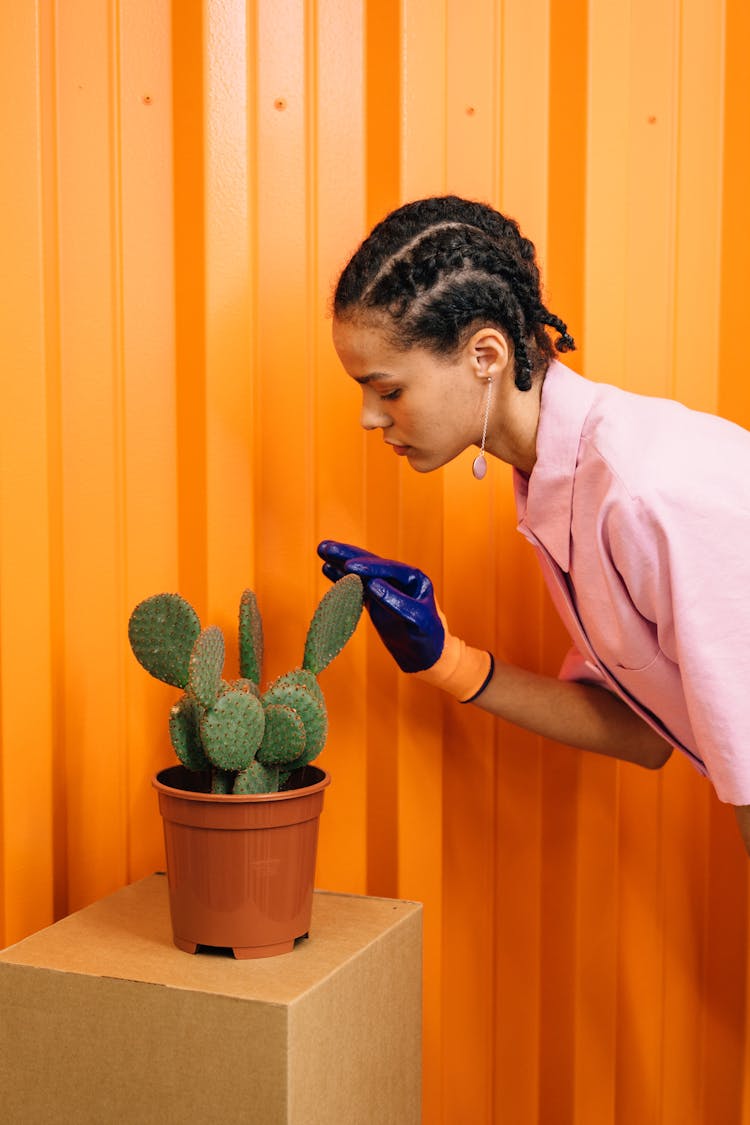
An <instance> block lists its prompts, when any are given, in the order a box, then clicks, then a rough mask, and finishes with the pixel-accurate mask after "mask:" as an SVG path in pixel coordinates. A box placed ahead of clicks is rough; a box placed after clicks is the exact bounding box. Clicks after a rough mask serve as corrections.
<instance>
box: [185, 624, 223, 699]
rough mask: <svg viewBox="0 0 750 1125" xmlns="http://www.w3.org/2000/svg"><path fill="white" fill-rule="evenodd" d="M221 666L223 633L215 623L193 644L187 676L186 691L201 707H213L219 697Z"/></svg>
mask: <svg viewBox="0 0 750 1125" xmlns="http://www.w3.org/2000/svg"><path fill="white" fill-rule="evenodd" d="M223 667H224V635H223V633H222V631H221V629H219V627H218V626H217V625H209V627H208V628H207V629H204V630H203V632H202V633H201V634H200V636H199V637H198V639H197V641H196V642H195V644H194V646H193V651H192V653H191V656H190V674H189V676H188V691H189V693H190V694H191V695H192V696H194V697H195V698H196V699H197V700H198V702H199V703H200V705H201V707H206V708H209V707H213V706H214V704H215V703H216V700H217V699H218V698H219V693H220V691H221V686H222V679H221V672H222V669H223Z"/></svg>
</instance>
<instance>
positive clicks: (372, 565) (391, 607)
mask: <svg viewBox="0 0 750 1125" xmlns="http://www.w3.org/2000/svg"><path fill="white" fill-rule="evenodd" d="M318 554H319V555H320V557H321V558H322V559H323V560H324V566H323V573H324V574H325V576H326V578H330V579H331V581H333V582H335V581H336V580H337V579H338V578H341V577H342V576H343V575H344V574H358V575H359V576H360V578H361V579H362V582H363V584H364V589H365V605H366V606H367V610H368V612H369V614H370V617H371V619H372V623H373V625H374V626H375V628H376V629H377V631H378V633H379V634H380V637H381V639H382V641H383V643H384V645H385V647H386V648H387V649H388V651H389V652H390V654H391V656H392V657H393V659H394V660H395V661H396V663H397V664H398V666H399V668H400V669H401V671H402V672H423V671H424V670H425V669H426V668H431V667H432V666H433V664H435V662H436V661H437V660H438V659H439V658H440V655H441V654H442V651H443V646H444V644H445V629H444V628H443V623H442V621H441V620H440V615H439V613H438V609H437V606H436V605H435V596H434V594H433V590H432V582H431V581H430V579H429V578H428V577H427V575H426V574H423V573H422V571H421V570H416V569H415V568H414V567H412V566H407V565H406V564H405V563H400V562H394V561H393V560H392V559H383V558H381V557H380V555H371V554H368V552H367V551H366V550H365V549H364V548H363V547H354V546H352V545H351V544H349V543H336V542H334V541H332V540H330V539H325V540H324V541H323V542H322V543H321V544H320V545H319V547H318Z"/></svg>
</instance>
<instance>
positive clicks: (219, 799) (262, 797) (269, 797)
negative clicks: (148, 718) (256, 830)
mask: <svg viewBox="0 0 750 1125" xmlns="http://www.w3.org/2000/svg"><path fill="white" fill-rule="evenodd" d="M184 768H185V767H184V766H182V767H181V766H179V765H176V766H165V767H164V768H163V769H160V770H158V771H157V772H156V773H155V774H154V775H153V777H152V778H151V784H152V786H153V788H154V789H156V790H157V792H159V793H164V794H165V795H167V796H169V797H175V798H177V799H178V800H183V801H202V802H204V803H209V804H229V805H239V804H248V803H249V804H261V803H263V802H264V801H291V800H294V799H295V798H299V797H308V796H310V795H311V794H313V793H319V792H320V791H321V790H323V789H326V788H327V787H328V786H329V785H330V784H331V775H330V774H329V773H328V772H327V771H326V770H324V769H321V767H320V766H314V765H309V766H306V767H305V768H306V769H310V770H315V772H316V773H318V774H320V775H321V776H320V777H319V778H318V780H317V781H315V782H313V783H312V785H303V786H300V788H298V789H285V790H282V791H281V792H277V793H198V792H195V791H193V790H191V789H180V788H178V787H176V786H174V785H168V784H167V783H166V782H165V781H162V780H161V778H162V776H163V775H164V774H168V773H169V772H170V771H171V770H177V769H184Z"/></svg>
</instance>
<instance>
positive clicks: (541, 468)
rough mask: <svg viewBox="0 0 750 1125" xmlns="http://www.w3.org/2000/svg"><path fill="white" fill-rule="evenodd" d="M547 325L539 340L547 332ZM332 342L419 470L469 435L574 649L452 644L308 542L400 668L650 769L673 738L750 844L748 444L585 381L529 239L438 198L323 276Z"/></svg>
mask: <svg viewBox="0 0 750 1125" xmlns="http://www.w3.org/2000/svg"><path fill="white" fill-rule="evenodd" d="M549 329H553V330H554V331H555V333H556V334H557V339H556V342H555V344H554V346H553V343H552V340H551V338H550V336H549V334H548V330H549ZM333 339H334V345H335V347H336V351H337V353H338V356H339V358H340V360H341V362H342V364H343V366H344V368H345V370H346V371H347V373H348V374H349V375H350V376H351V377H352V378H353V379H354V380H355V381H356V382H357V383H358V384H359V385H360V386H361V388H362V395H363V406H362V425H363V426H364V427H365V429H368V430H377V429H379V430H382V433H383V438H384V440H385V441H386V443H387V444H389V445H391V446H392V448H393V450H394V453H395V454H396V455H397V456H402V457H405V458H406V459H407V461H408V462H409V464H410V465H411V467H412V468H414V469H416V470H417V472H423V473H426V472H431V471H432V470H433V469H437V468H438V467H439V466H440V465H444V464H446V463H447V462H448V461H450V460H452V459H453V458H454V457H456V456H457V455H458V454H459V453H461V452H462V451H463V450H464V449H466V448H467V447H469V446H471V445H478V446H479V447H480V452H479V455H478V456H477V458H476V459H475V461H474V465H473V471H474V475H475V476H476V477H477V478H478V479H480V480H481V478H482V477H483V476H484V473H485V470H486V463H485V454H490V455H491V456H494V457H498V458H499V459H500V460H502V461H505V462H507V463H508V464H509V465H511V466H512V467H513V477H514V487H515V496H516V505H517V509H518V519H519V525H518V526H519V530H520V531H521V533H522V534H523V535H525V536H526V538H527V539H529V541H530V542H531V543H532V545H533V546H534V548H535V551H536V553H537V556H538V558H539V561H540V564H541V567H542V571H543V573H544V577H545V580H546V582H547V585H548V588H549V590H550V593H551V595H552V597H553V600H554V602H555V605H556V607H557V609H558V611H559V613H560V614H561V617H562V619H563V621H564V623H565V625H566V627H567V629H568V631H569V632H570V634H571V638H572V640H573V648H572V649H571V651H570V653H569V654H568V657H567V658H566V660H565V663H564V665H563V668H562V670H561V674H560V678H559V679H554V678H550V677H547V676H541V675H536V674H535V673H532V672H528V671H525V670H524V669H521V668H518V667H515V666H513V665H510V664H505V663H500V662H496V661H494V660H493V658H492V656H491V655H490V654H489V653H486V652H482V651H480V650H478V649H474V648H471V647H469V646H468V645H466V644H465V643H464V642H463V641H461V640H459V639H458V638H456V637H453V636H452V635H451V633H450V631H449V629H448V625H447V622H446V621H445V618H444V616H443V615H442V613H441V612H440V610H439V608H438V606H437V605H436V602H435V598H434V594H433V589H432V584H431V582H430V580H429V578H427V576H426V575H424V574H423V573H422V572H421V571H419V570H417V569H415V568H414V567H411V566H408V565H406V564H404V563H400V562H395V561H393V560H388V559H383V558H380V557H379V556H377V555H373V554H371V553H369V552H367V551H366V550H364V549H363V548H360V547H354V546H351V545H349V544H345V543H338V542H335V541H330V540H326V541H325V542H323V543H321V544H320V546H319V548H318V552H319V554H320V556H321V557H322V558H323V560H324V566H323V570H324V573H325V574H326V575H327V576H328V577H329V578H331V579H332V580H336V579H337V578H339V577H341V576H342V575H343V574H345V573H347V572H349V571H351V572H354V573H356V574H359V575H360V576H361V577H362V579H363V580H364V582H365V589H366V599H367V606H368V609H369V612H370V616H371V619H372V621H373V623H374V625H375V627H376V629H377V630H378V632H379V634H380V636H381V638H382V640H383V641H384V643H385V644H386V646H387V648H388V649H389V651H390V652H391V653H392V655H393V656H394V658H395V659H396V661H397V663H398V665H399V667H400V668H401V669H402V670H403V671H405V672H409V673H412V674H414V675H416V676H418V677H419V678H420V679H423V680H426V681H427V682H429V683H432V684H434V685H436V686H438V687H440V688H442V689H444V690H446V691H448V692H450V693H451V694H453V695H454V696H455V697H456V698H457V699H459V700H461V701H462V702H472V703H474V704H475V705H476V706H478V707H481V708H483V709H484V710H486V711H489V712H491V713H492V714H495V715H499V716H501V717H502V718H504V719H507V720H510V721H511V722H514V723H516V724H518V725H519V726H522V727H525V728H526V729H528V730H532V731H535V732H536V733H538V734H541V735H544V736H545V737H548V738H552V739H555V740H557V741H560V742H565V743H568V744H569V745H571V746H576V747H580V748H582V749H586V750H591V751H595V752H597V753H601V754H606V755H609V756H611V757H616V758H621V759H623V760H625V761H628V762H634V763H637V764H639V765H642V766H645V767H646V768H648V769H656V768H659V767H660V766H662V765H663V764H664V763H665V762H666V761H667V759H668V758H669V756H670V754H671V753H672V747H677V748H678V749H679V750H681V751H682V752H683V753H684V754H686V755H687V756H688V758H689V759H690V760H691V762H692V763H693V765H694V766H695V767H696V768H697V769H698V770H699V771H700V772H701V773H703V774H705V775H706V776H708V777H709V778H710V780H711V782H712V784H713V785H714V787H715V789H716V792H717V794H718V796H719V798H720V799H721V800H722V801H725V802H728V803H730V804H732V805H733V806H734V807H735V811H736V815H737V820H738V824H739V827H740V831H741V833H742V837H743V840H744V842H745V847H746V848H747V850H748V853H750V706H748V704H747V701H746V695H747V685H748V684H749V683H750V657H749V656H748V651H749V646H750V594H749V593H748V585H749V584H748V581H747V579H748V577H750V564H748V557H749V556H750V434H749V433H748V432H747V431H745V430H743V429H741V428H740V427H739V426H735V425H733V424H732V423H730V422H727V421H725V420H723V419H720V418H716V417H713V416H711V415H707V414H701V413H698V412H696V411H691V410H688V409H687V408H686V407H684V406H681V405H680V404H678V403H675V402H671V401H667V400H663V399H655V398H650V397H646V396H640V395H633V394H629V393H626V392H624V391H621V390H619V389H617V388H615V387H610V386H606V385H603V384H599V383H593V382H590V381H588V380H586V379H584V378H582V377H581V376H579V375H577V374H575V373H574V372H573V371H571V370H570V369H569V368H568V367H566V366H564V365H563V364H562V363H561V362H560V361H559V360H557V359H556V358H555V355H554V353H555V349H556V350H557V351H558V352H563V351H568V350H571V349H573V348H574V347H575V344H574V341H573V340H572V338H571V337H570V336H569V334H568V331H567V327H566V325H565V324H564V323H563V321H561V320H560V319H559V318H558V317H556V316H554V315H553V314H552V313H550V312H549V311H548V309H547V308H546V307H545V305H544V303H543V301H542V296H541V286H540V276H539V269H538V266H537V263H536V255H535V251H534V247H533V245H532V243H531V242H529V241H528V240H527V239H525V238H524V237H523V236H522V235H521V233H520V231H519V228H518V225H517V224H516V223H515V222H514V221H513V220H511V219H508V218H506V217H504V216H502V215H500V214H499V213H498V212H497V211H495V210H493V209H492V208H490V207H488V206H486V205H484V204H481V203H474V202H470V201H467V200H463V199H459V198H457V197H454V196H448V197H442V198H434V199H424V200H420V201H417V202H414V203H409V204H406V205H405V206H403V207H401V208H399V209H398V210H396V211H394V212H392V213H391V214H390V215H388V216H387V217H386V218H385V219H384V220H383V221H382V222H381V223H380V224H378V226H376V227H375V229H374V230H373V231H372V233H371V234H370V236H369V237H368V238H367V239H366V240H365V241H364V242H363V243H362V245H361V246H360V247H359V249H358V250H357V252H356V253H355V254H354V256H353V258H352V259H351V261H350V262H349V264H348V265H347V266H346V268H345V269H344V271H343V273H342V275H341V277H340V279H339V282H338V285H337V288H336V293H335V298H334V323H333Z"/></svg>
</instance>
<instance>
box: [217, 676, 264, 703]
mask: <svg viewBox="0 0 750 1125" xmlns="http://www.w3.org/2000/svg"><path fill="white" fill-rule="evenodd" d="M223 690H224V691H244V692H247V693H248V694H249V695H254V696H255V698H256V699H260V688H259V687H258V685H257V684H256V683H255V681H254V680H248V679H245V677H244V676H242V677H240V679H239V680H232V682H231V683H230V684H227V685H226V687H225V688H224V689H223Z"/></svg>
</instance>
